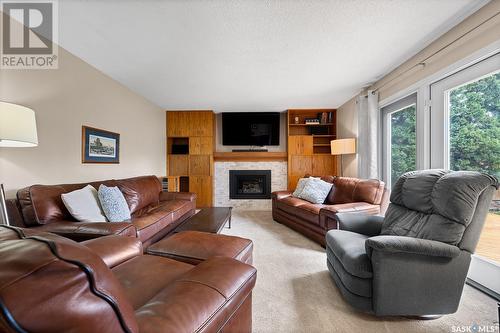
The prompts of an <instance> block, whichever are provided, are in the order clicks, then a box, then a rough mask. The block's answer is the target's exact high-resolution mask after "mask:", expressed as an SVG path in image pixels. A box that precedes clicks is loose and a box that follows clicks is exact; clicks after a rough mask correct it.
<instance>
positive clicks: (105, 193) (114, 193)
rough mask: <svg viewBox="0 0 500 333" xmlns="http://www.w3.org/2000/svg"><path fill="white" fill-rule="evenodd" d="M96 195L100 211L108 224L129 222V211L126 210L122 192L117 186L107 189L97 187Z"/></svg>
mask: <svg viewBox="0 0 500 333" xmlns="http://www.w3.org/2000/svg"><path fill="white" fill-rule="evenodd" d="M98 195H99V201H100V202H101V206H102V210H103V211H104V214H106V217H107V218H108V220H109V222H123V221H126V220H130V209H129V208H128V205H127V201H125V197H124V196H123V193H122V191H120V189H119V188H118V187H117V186H115V187H108V186H106V185H101V186H99V191H98Z"/></svg>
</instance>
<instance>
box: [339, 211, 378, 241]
mask: <svg viewBox="0 0 500 333" xmlns="http://www.w3.org/2000/svg"><path fill="white" fill-rule="evenodd" d="M336 217H337V221H338V227H339V229H340V230H347V231H352V232H356V233H358V234H363V235H366V236H378V235H380V231H381V230H382V223H383V222H384V217H383V216H379V215H368V214H364V213H337V216H336Z"/></svg>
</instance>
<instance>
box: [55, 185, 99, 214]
mask: <svg viewBox="0 0 500 333" xmlns="http://www.w3.org/2000/svg"><path fill="white" fill-rule="evenodd" d="M61 199H62V201H63V203H64V206H66V208H67V209H68V211H69V213H70V214H71V216H73V217H74V218H75V219H76V220H78V221H80V222H106V217H105V216H104V213H103V211H102V209H101V205H99V199H98V198H97V190H96V189H95V188H94V187H93V186H92V185H87V186H85V187H84V188H82V189H80V190H76V191H73V192H69V193H63V194H61Z"/></svg>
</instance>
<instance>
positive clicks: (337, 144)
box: [330, 138, 356, 176]
mask: <svg viewBox="0 0 500 333" xmlns="http://www.w3.org/2000/svg"><path fill="white" fill-rule="evenodd" d="M330 147H331V154H332V155H340V176H342V174H343V172H344V164H343V155H347V154H356V139H354V138H350V139H338V140H332V141H330Z"/></svg>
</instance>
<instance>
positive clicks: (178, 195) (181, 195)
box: [160, 192, 196, 201]
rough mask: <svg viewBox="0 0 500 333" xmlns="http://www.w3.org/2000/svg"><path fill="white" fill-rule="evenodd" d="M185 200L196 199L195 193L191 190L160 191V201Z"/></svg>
mask: <svg viewBox="0 0 500 333" xmlns="http://www.w3.org/2000/svg"><path fill="white" fill-rule="evenodd" d="M170 200H187V201H196V193H191V192H161V193H160V201H170Z"/></svg>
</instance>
